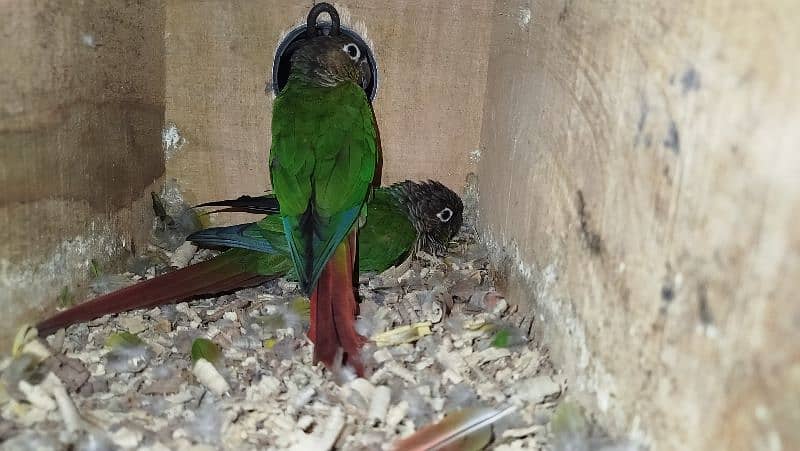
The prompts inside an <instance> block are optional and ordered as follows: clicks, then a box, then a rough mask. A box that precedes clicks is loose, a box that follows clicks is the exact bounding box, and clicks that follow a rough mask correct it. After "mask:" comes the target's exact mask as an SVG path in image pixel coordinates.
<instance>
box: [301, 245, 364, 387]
mask: <svg viewBox="0 0 800 451" xmlns="http://www.w3.org/2000/svg"><path fill="white" fill-rule="evenodd" d="M355 249H356V231H355V230H354V231H353V232H351V233H350V236H349V237H348V238H347V239H345V240H344V241H343V242H342V243H341V244H339V246H338V247H337V248H336V251H334V253H333V255H332V256H331V258H330V260H328V263H327V264H326V265H325V268H324V269H323V270H322V274H321V275H320V278H319V280H318V281H317V286H316V288H314V291H313V292H312V293H311V330H310V331H309V338H311V341H313V342H314V362H322V363H324V364H325V366H327V367H328V368H331V367H333V366H334V363H335V362H334V361H335V360H336V354H337V351H338V349H339V348H342V350H343V351H344V362H339V363H343V364H348V365H350V366H352V367H353V368H355V370H356V372H357V373H358V375H359V376H363V374H364V365H363V364H362V363H361V358H360V350H361V346H362V345H363V344H364V337H362V336H360V335H358V333H356V328H355V316H356V313H357V311H358V304H357V303H356V297H355V293H354V290H353V263H354V262H355V256H356V253H355Z"/></svg>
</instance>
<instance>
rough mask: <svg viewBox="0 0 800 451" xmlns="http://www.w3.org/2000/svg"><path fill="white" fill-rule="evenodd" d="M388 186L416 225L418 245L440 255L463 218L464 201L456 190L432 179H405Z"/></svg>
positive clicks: (428, 251)
mask: <svg viewBox="0 0 800 451" xmlns="http://www.w3.org/2000/svg"><path fill="white" fill-rule="evenodd" d="M390 190H391V192H392V194H393V195H394V198H395V199H396V200H397V201H398V203H399V204H400V206H401V207H402V208H403V209H405V211H406V213H407V214H408V217H409V219H411V222H412V223H413V224H414V228H416V229H417V233H418V235H419V239H418V241H417V249H418V250H423V251H425V252H427V253H429V254H433V255H443V254H444V253H445V251H446V250H447V243H449V242H450V240H451V239H453V237H454V236H456V234H457V233H458V231H459V230H460V229H461V224H462V223H463V222H464V204H463V203H462V202H461V198H460V197H458V194H456V193H455V192H453V191H452V190H451V189H449V188H447V187H446V186H444V185H442V184H441V183H439V182H435V181H432V180H428V181H427V182H422V183H415V182H412V181H409V180H406V181H405V182H400V183H395V184H394V185H392V186H391V187H390Z"/></svg>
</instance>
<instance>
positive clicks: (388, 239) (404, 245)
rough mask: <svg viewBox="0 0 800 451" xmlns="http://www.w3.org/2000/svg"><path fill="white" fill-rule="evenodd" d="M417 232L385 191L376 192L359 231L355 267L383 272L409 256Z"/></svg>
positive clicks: (377, 190)
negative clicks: (356, 264)
mask: <svg viewBox="0 0 800 451" xmlns="http://www.w3.org/2000/svg"><path fill="white" fill-rule="evenodd" d="M416 238H417V231H416V229H415V228H414V225H413V224H412V223H411V221H410V220H409V219H408V217H406V215H405V213H404V212H403V211H402V210H401V209H400V208H399V207H398V206H397V203H396V202H395V201H394V198H393V197H392V195H391V194H390V193H389V191H387V190H386V189H381V188H379V189H376V190H375V196H374V197H373V199H372V200H371V201H370V202H369V205H368V207H367V221H366V223H365V224H364V227H362V228H361V230H359V232H358V268H359V270H361V271H375V272H383V271H385V270H387V269H388V268H390V267H392V266H393V265H396V264H398V263H400V262H401V261H402V260H403V259H404V258H405V257H406V256H408V254H409V252H410V251H411V248H412V247H413V245H414V241H415V240H416Z"/></svg>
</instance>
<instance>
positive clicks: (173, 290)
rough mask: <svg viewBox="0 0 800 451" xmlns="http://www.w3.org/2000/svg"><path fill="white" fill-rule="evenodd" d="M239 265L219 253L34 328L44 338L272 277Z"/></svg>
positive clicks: (65, 312)
mask: <svg viewBox="0 0 800 451" xmlns="http://www.w3.org/2000/svg"><path fill="white" fill-rule="evenodd" d="M242 268H243V265H242V262H241V261H240V259H237V258H231V256H230V255H228V254H223V255H220V256H218V257H216V258H213V259H211V260H208V261H204V262H201V263H197V264H194V265H191V266H187V267H185V268H181V269H178V270H176V271H173V272H169V273H167V274H164V275H161V276H158V277H156V278H153V279H150V280H145V281H143V282H139V283H137V284H135V285H131V286H129V287H126V288H123V289H121V290H117V291H114V292H113V293H108V294H105V295H103V296H100V297H97V298H94V299H92V300H91V301H88V302H84V303H82V304H79V305H76V306H75V307H72V308H70V309H67V310H64V311H63V312H60V313H57V314H56V315H54V316H52V317H50V318H48V319H46V320H44V321H42V322H40V323H39V324H37V325H36V328H37V329H38V331H39V335H40V336H42V337H44V336H47V335H49V334H51V333H53V332H54V331H56V330H57V329H60V328H62V327H66V326H69V325H71V324H75V323H78V322H82V321H90V320H93V319H95V318H99V317H101V316H103V315H107V314H110V313H119V312H124V311H127V310H133V309H137V308H145V307H148V308H151V307H155V306H158V305H163V304H168V303H170V302H177V301H181V300H185V299H189V298H192V297H195V296H200V295H212V294H218V293H224V292H227V291H233V290H237V289H239V288H245V287H252V286H256V285H260V284H262V283H264V282H266V281H267V280H269V279H271V278H274V277H275V276H263V275H259V274H255V273H250V272H245V271H243V269H242Z"/></svg>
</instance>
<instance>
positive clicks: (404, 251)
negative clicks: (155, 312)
mask: <svg viewBox="0 0 800 451" xmlns="http://www.w3.org/2000/svg"><path fill="white" fill-rule="evenodd" d="M206 205H208V206H226V207H228V208H226V209H224V210H222V211H244V212H250V213H263V214H268V215H269V216H267V217H266V218H264V219H262V220H261V221H259V222H254V223H248V224H241V225H236V226H230V227H215V228H210V229H206V230H202V231H200V232H197V233H195V234H193V235H191V236H190V237H189V240H190V241H193V242H195V243H196V244H198V245H201V246H217V247H219V246H221V247H227V248H231V249H230V250H227V251H225V252H223V253H222V254H220V255H218V256H216V257H214V258H212V259H211V260H207V261H204V262H201V263H197V264H194V265H191V266H187V267H185V268H182V269H178V270H176V271H172V272H169V273H166V274H163V275H161V276H158V277H155V278H153V279H149V280H145V281H142V282H139V283H137V284H135V285H132V286H129V287H126V288H123V289H121V290H118V291H114V292H112V293H108V294H106V295H103V296H99V297H97V298H94V299H92V300H90V301H88V302H85V303H82V304H79V305H77V306H75V307H72V308H70V309H67V310H64V311H62V312H60V313H58V314H56V315H54V316H52V317H51V318H48V319H46V320H44V321H42V322H40V323H39V324H37V326H36V327H37V329H38V330H39V334H40V335H42V336H45V335H47V334H50V333H51V332H53V331H55V330H57V329H60V328H62V327H66V326H69V325H71V324H74V323H78V322H81V321H90V320H93V319H95V318H99V317H101V316H103V315H107V314H111V313H119V312H123V311H127V310H132V309H136V308H145V307H147V308H152V307H155V306H158V305H163V304H167V303H170V302H178V301H181V300H185V299H189V298H194V297H200V296H209V295H215V294H219V293H225V292H230V291H234V290H237V289H240V288H245V287H251V286H256V285H260V284H262V283H264V282H266V281H268V280H271V279H274V278H277V277H281V276H284V275H287V273H290V272H292V262H291V258H290V256H289V249H288V246H287V243H286V238H285V236H284V232H283V221H282V220H281V218H280V216H278V215H277V214H273V213H277V211H278V209H279V207H278V203H277V200H276V199H275V197H274V196H263V197H246V196H245V197H241V198H239V199H234V200H227V201H220V202H211V203H208V204H203V205H202V206H206ZM462 215H463V204H462V202H461V199H460V198H459V197H458V195H456V193H454V192H453V191H451V190H449V189H448V188H446V187H445V186H444V185H442V184H440V183H438V182H432V181H429V182H425V183H414V182H410V181H405V182H401V183H397V184H394V185H392V186H390V187H385V188H378V189H377V190H375V195H374V197H373V199H372V200H371V201H370V203H369V205H368V207H367V220H366V223H365V224H364V227H362V228H361V231H360V234H359V238H358V240H359V268H360V270H361V271H370V272H373V271H374V272H382V271H385V270H386V269H388V268H390V267H392V266H394V265H396V264H398V263H399V262H401V261H402V260H403V259H404V258H406V256H408V255H409V254H410V253H411V252H413V251H414V250H415V249H419V250H424V251H426V252H428V253H431V254H438V255H441V254H442V253H443V252H444V250H445V248H446V245H447V243H448V242H449V241H450V239H451V238H452V237H453V236H455V234H456V233H458V230H459V229H460V228H461V224H462V222H463V217H462ZM289 276H290V277H293V275H291V274H290V275H289Z"/></svg>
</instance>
